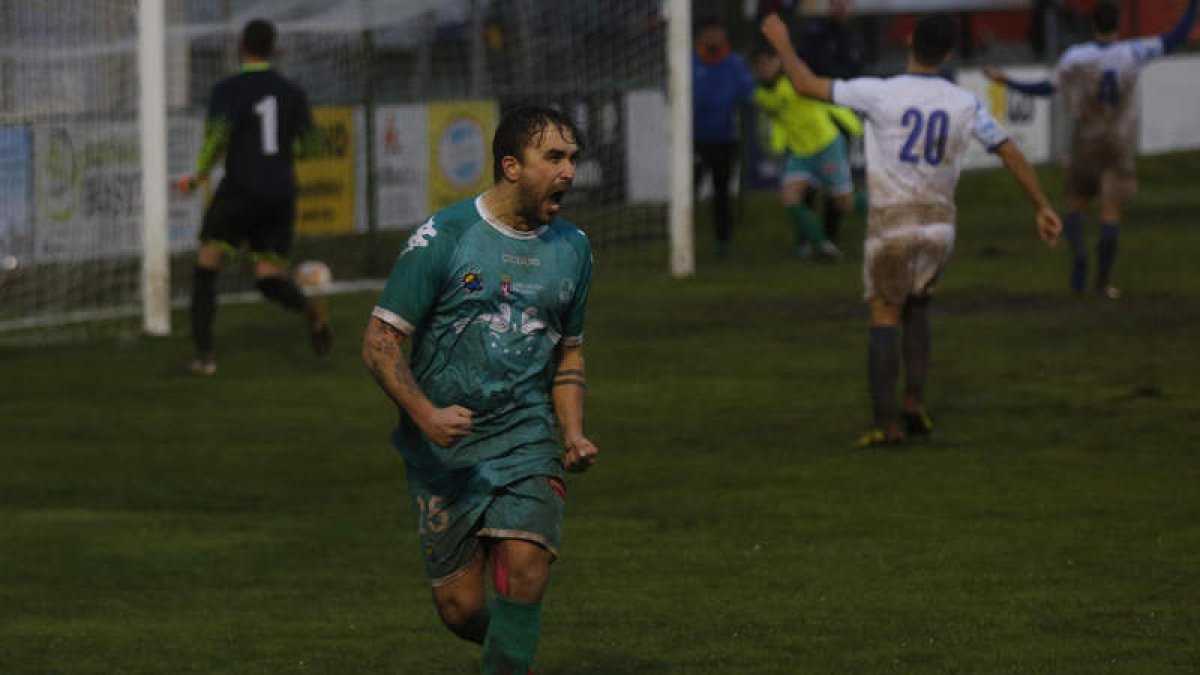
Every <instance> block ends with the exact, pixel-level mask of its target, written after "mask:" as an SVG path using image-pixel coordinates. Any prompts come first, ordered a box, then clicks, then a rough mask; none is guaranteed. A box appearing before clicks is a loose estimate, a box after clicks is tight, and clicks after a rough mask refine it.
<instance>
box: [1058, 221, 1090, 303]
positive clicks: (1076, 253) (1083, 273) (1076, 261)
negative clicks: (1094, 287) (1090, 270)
mask: <svg viewBox="0 0 1200 675" xmlns="http://www.w3.org/2000/svg"><path fill="white" fill-rule="evenodd" d="M1063 236H1064V237H1066V239H1067V246H1068V247H1069V248H1070V251H1071V290H1073V291H1075V292H1076V293H1078V294H1080V295H1082V294H1083V291H1084V289H1086V288H1087V265H1088V260H1087V248H1086V247H1085V246H1084V245H1083V216H1081V215H1080V213H1079V212H1078V211H1071V212H1069V213H1067V215H1066V216H1065V217H1064V218H1063Z"/></svg>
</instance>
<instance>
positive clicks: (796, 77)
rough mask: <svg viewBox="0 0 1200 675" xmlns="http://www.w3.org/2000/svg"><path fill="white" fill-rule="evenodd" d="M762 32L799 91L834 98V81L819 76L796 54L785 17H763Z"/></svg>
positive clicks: (809, 94) (824, 98)
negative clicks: (784, 20)
mask: <svg viewBox="0 0 1200 675" xmlns="http://www.w3.org/2000/svg"><path fill="white" fill-rule="evenodd" d="M762 33H763V36H764V37H766V38H767V42H770V43H771V46H772V47H774V48H775V51H776V52H778V53H779V60H780V62H781V63H782V64H783V74H784V75H787V77H788V79H789V80H791V82H792V86H793V87H795V88H796V92H797V93H799V94H800V95H801V96H807V97H809V98H816V99H820V100H822V101H828V100H830V99H831V98H832V95H833V81H832V80H830V79H828V78H824V77H817V76H816V75H815V74H813V71H812V69H811V68H809V67H808V65H807V64H806V63H804V61H802V60H801V59H800V56H799V55H797V54H796V49H795V47H793V46H792V38H791V36H790V35H789V34H788V28H787V25H786V24H785V23H783V19H780V18H779V15H778V14H769V15H767V18H765V19H763V22H762Z"/></svg>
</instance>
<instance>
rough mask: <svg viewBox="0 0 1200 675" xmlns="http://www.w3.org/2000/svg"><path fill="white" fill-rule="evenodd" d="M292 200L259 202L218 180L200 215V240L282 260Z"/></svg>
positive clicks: (292, 212)
mask: <svg viewBox="0 0 1200 675" xmlns="http://www.w3.org/2000/svg"><path fill="white" fill-rule="evenodd" d="M295 218H296V200H295V198H288V199H263V198H261V197H257V196H255V195H252V194H248V193H246V192H245V191H243V190H241V189H239V188H238V187H236V186H233V185H230V184H229V183H228V181H222V182H221V185H220V186H219V187H218V188H217V193H216V194H215V195H214V196H213V200H212V203H211V204H209V206H208V210H207V211H206V212H205V213H204V224H203V225H202V226H201V228H200V241H202V242H204V243H222V244H226V245H228V246H230V247H231V248H233V249H238V248H241V246H242V244H245V245H246V246H247V248H249V249H250V252H251V253H252V254H257V255H266V256H277V257H280V258H286V257H287V254H288V252H289V251H290V250H291V248H292V234H293V224H294V222H295Z"/></svg>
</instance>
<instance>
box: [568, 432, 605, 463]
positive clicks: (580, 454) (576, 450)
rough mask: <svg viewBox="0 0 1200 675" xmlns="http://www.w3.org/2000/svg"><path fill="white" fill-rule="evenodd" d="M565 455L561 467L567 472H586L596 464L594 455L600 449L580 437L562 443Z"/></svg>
mask: <svg viewBox="0 0 1200 675" xmlns="http://www.w3.org/2000/svg"><path fill="white" fill-rule="evenodd" d="M563 446H564V447H565V449H566V451H567V453H566V455H565V456H564V457H563V465H564V466H565V467H566V469H567V471H575V472H579V471H587V470H588V469H590V468H591V466H592V465H593V464H595V463H596V455H597V454H598V453H599V452H600V449H599V448H597V447H596V444H595V443H592V442H591V441H589V440H588V439H586V438H584V437H582V436H580V437H579V438H576V439H571V440H568V441H566V442H565V443H563Z"/></svg>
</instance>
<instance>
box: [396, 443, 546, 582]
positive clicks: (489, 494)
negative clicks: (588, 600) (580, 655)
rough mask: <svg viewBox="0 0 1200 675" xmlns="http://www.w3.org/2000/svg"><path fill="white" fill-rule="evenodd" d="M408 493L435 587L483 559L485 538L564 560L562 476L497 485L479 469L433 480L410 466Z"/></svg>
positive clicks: (537, 477)
mask: <svg viewBox="0 0 1200 675" xmlns="http://www.w3.org/2000/svg"><path fill="white" fill-rule="evenodd" d="M408 492H409V496H410V497H411V498H412V502H413V504H412V507H413V513H414V515H416V517H417V536H418V538H419V539H420V542H421V553H422V556H423V557H424V559H425V571H426V573H428V574H429V578H430V580H431V581H432V583H433V585H434V586H435V587H436V586H444V585H446V584H448V583H450V582H452V581H454V580H455V579H457V578H459V577H460V576H462V575H463V574H464V573H465V572H466V571H467V569H468V568H470V567H471V565H472V564H473V563H474V562H475V561H476V560H478V559H479V558H481V557H482V556H483V555H484V553H485V551H484V542H483V541H482V540H483V539H487V538H491V539H524V540H526V541H531V542H533V543H535V544H538V545H540V546H542V547H543V548H545V549H546V550H548V551H550V553H551V554H552V555H554V556H555V557H557V556H558V545H559V542H560V541H561V540H562V519H563V501H564V499H565V497H566V484H565V483H563V481H562V479H561V478H558V477H555V476H544V475H537V476H529V477H527V478H521V479H519V480H517V481H515V482H513V483H510V484H508V485H504V486H500V487H496V486H494V485H492V484H491V483H489V482H488V481H487V480H486V479H485V478H483V477H482V476H481V472H478V471H475V470H473V469H464V470H462V471H458V472H454V473H448V474H447V473H443V474H438V475H437V476H436V477H433V478H431V477H429V476H422V475H420V473H419V472H416V471H413V470H412V467H411V466H410V467H409V471H408Z"/></svg>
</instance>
